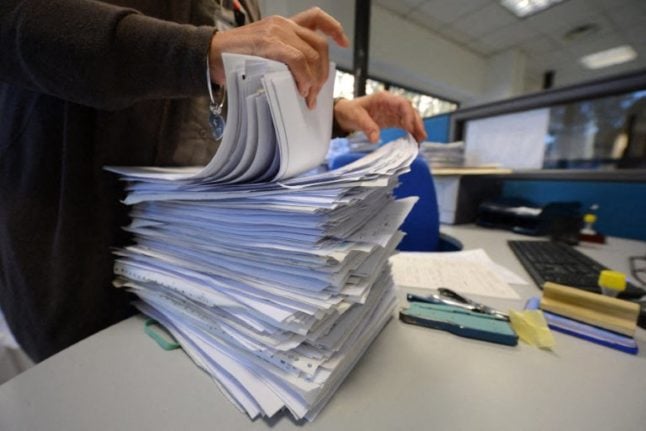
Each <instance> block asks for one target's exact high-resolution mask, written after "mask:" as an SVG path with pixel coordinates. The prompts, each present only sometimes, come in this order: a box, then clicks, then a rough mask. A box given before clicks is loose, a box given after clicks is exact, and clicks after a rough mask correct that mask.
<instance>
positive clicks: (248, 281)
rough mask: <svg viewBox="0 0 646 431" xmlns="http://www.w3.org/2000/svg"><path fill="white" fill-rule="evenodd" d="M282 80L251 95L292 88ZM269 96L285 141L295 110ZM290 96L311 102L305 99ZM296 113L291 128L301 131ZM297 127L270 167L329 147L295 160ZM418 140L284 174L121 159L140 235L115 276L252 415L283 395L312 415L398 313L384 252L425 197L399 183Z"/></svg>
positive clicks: (284, 166) (122, 253)
mask: <svg viewBox="0 0 646 431" xmlns="http://www.w3.org/2000/svg"><path fill="white" fill-rule="evenodd" d="M259 63H262V62H259ZM245 79H249V76H248V75H247V76H246V77H245ZM290 79H291V78H290ZM263 80H264V84H263V88H264V89H265V90H267V89H268V88H269V86H271V85H274V84H276V82H273V81H272V78H271V76H270V74H265V75H264V77H263ZM281 82H282V81H281ZM236 85H237V84H236ZM291 86H292V89H291V90H290V91H291V92H292V93H293V94H291V95H296V96H297V92H296V89H295V87H294V86H293V81H292V82H291ZM286 92H287V91H282V90H281V91H277V92H276V93H275V94H274V95H273V96H270V94H269V92H265V93H264V95H261V94H257V93H256V94H251V96H253V98H255V99H256V100H258V98H264V97H265V96H267V100H271V99H272V98H274V97H275V98H276V99H277V100H282V99H281V97H285V98H286V97H287V95H284V94H283V93H286ZM291 95H290V96H291ZM229 97H230V98H231V94H230V96H229ZM330 99H331V96H330ZM247 100H249V99H248V98H247ZM295 100H297V101H298V103H303V102H302V101H301V100H299V99H295ZM268 103H269V106H270V110H271V116H272V118H273V121H272V123H273V126H274V127H275V129H276V133H275V135H276V137H275V140H276V142H278V141H280V140H281V138H280V137H279V135H280V133H279V132H278V130H279V128H280V127H279V126H276V121H277V119H278V118H280V117H281V116H285V115H289V114H290V111H289V110H283V107H284V105H283V106H281V107H279V108H276V107H275V106H276V105H275V104H274V102H272V101H269V102H268ZM319 103H320V102H319ZM251 107H252V105H251V104H248V105H247V108H249V109H250V108H251ZM275 109H280V110H281V111H280V112H274V110H275ZM285 109H287V108H285ZM294 109H295V110H297V111H298V112H303V111H307V108H306V107H304V103H303V106H299V107H297V108H294ZM330 109H331V108H330ZM243 111H244V110H242V111H238V112H239V113H240V115H247V119H249V118H250V117H251V116H253V115H250V114H249V110H247V112H246V114H244V113H243ZM259 111H262V110H261V109H260V110H256V112H259ZM312 112H316V111H312ZM292 114H293V112H292ZM258 118H259V117H258ZM285 118H287V117H285ZM229 121H231V120H229ZM247 121H248V120H247ZM324 121H325V120H321V119H320V118H315V119H313V120H312V121H311V123H316V124H323V123H324ZM241 124H242V123H241ZM291 125H292V122H291V121H288V122H286V123H285V133H286V135H287V136H296V135H293V133H294V132H293V130H291V129H292V128H291ZM327 126H328V127H329V123H328V124H327ZM227 127H232V126H231V123H229V125H228V126H227ZM299 127H300V126H299ZM227 130H229V129H227ZM303 130H305V129H303ZM225 133H226V132H225ZM267 133H268V132H263V134H261V135H259V136H258V139H257V140H258V142H259V143H260V142H261V141H262V139H263V138H262V136H264V137H267V136H266V134H267ZM307 133H308V135H307V136H309V134H312V133H314V134H315V132H307ZM325 133H328V134H329V131H327V132H325ZM321 134H323V132H321ZM327 137H329V135H327ZM267 138H268V137H267ZM299 138H302V139H303V142H300V141H299V140H298V139H299ZM236 139H239V138H236ZM271 139H274V138H271ZM294 139H296V140H293V139H292V138H287V139H286V140H285V142H286V143H287V144H288V145H287V146H288V147H289V148H286V149H285V151H286V152H285V151H283V149H282V148H280V149H279V153H280V154H279V155H280V157H278V158H279V160H278V161H277V162H276V163H277V164H278V165H279V168H278V169H277V170H276V172H277V173H276V174H272V176H271V177H272V178H287V177H290V176H291V175H290V173H292V172H295V171H298V170H301V168H302V167H305V168H307V167H309V168H311V167H312V166H315V165H316V164H318V163H320V161H322V160H323V158H324V156H325V153H326V150H327V148H326V145H322V146H323V149H322V151H321V152H320V154H321V155H320V156H318V157H317V158H316V160H314V158H312V159H311V160H310V161H309V162H303V163H300V164H299V163H296V162H298V161H301V162H302V161H303V158H304V156H299V155H298V154H299V153H298V151H300V150H298V151H296V150H293V149H292V148H291V146H292V145H295V144H297V145H300V144H303V146H307V145H308V142H307V141H308V139H310V138H307V137H306V136H304V137H297V138H294ZM326 139H327V138H326ZM251 141H253V139H251ZM239 142H240V141H239ZM247 142H250V141H249V140H247ZM317 145H318V144H317ZM278 146H280V145H279V144H278ZM245 151H246V150H245ZM218 154H221V153H218ZM285 154H288V155H289V157H290V158H291V156H292V155H294V154H296V159H290V160H288V161H287V162H285V161H283V160H282V158H283V156H284V155H285ZM416 154H417V145H416V144H415V143H414V142H412V141H411V140H400V141H396V142H393V143H391V144H389V145H387V146H384V147H381V148H380V149H378V150H377V151H375V152H374V153H372V154H370V155H369V156H367V157H365V158H363V159H361V160H358V161H357V162H355V163H353V164H351V165H347V166H345V167H343V168H341V169H338V170H336V171H331V172H322V173H315V172H308V173H307V174H304V175H300V176H297V177H293V178H290V179H287V180H284V181H282V182H280V183H278V182H262V183H253V184H251V183H244V184H231V182H233V181H236V182H237V181H238V180H240V178H242V176H244V173H240V174H231V173H229V174H225V175H224V176H223V174H222V172H221V170H220V169H219V168H218V169H211V168H210V166H215V162H211V163H210V164H209V166H207V167H206V168H204V169H197V170H194V171H192V172H188V173H178V172H169V171H166V172H161V171H158V172H153V171H152V170H151V169H134V168H128V169H120V168H117V169H113V170H115V171H118V172H120V173H121V174H122V175H124V177H125V179H127V180H128V181H129V184H128V192H129V194H128V196H127V198H126V201H125V202H126V203H127V204H129V205H133V208H132V219H133V220H132V223H131V224H130V225H129V226H127V227H126V230H128V231H130V232H132V233H133V234H134V237H135V243H134V244H133V245H131V246H129V247H126V248H124V249H120V250H118V251H117V252H116V254H117V255H118V258H117V261H116V264H115V273H116V274H117V275H118V277H117V279H116V280H115V285H116V286H118V287H123V288H128V289H129V290H131V291H132V292H134V293H136V294H137V295H138V296H139V298H140V301H139V302H138V303H137V306H138V307H139V309H140V310H141V311H142V312H144V313H145V314H147V315H150V316H152V317H154V318H155V319H157V320H158V321H159V322H161V323H162V324H163V325H164V326H165V327H166V328H167V329H168V330H169V331H170V332H171V333H172V334H173V335H174V336H175V337H176V338H177V340H178V341H179V342H180V344H181V345H182V347H183V348H184V350H185V351H186V352H187V354H188V355H189V356H190V357H191V358H192V359H193V360H194V361H195V362H196V363H197V364H198V365H199V366H200V367H201V368H203V369H204V370H205V371H206V372H208V373H209V374H210V375H211V376H212V377H213V378H214V380H215V381H216V383H217V384H218V385H219V386H220V388H221V389H222V390H223V392H224V393H225V394H226V395H227V396H228V398H229V399H230V400H231V401H232V402H233V403H234V404H236V405H237V406H238V407H239V408H240V409H241V410H242V411H244V412H246V413H247V414H248V415H249V416H250V417H252V418H255V417H258V416H272V415H274V414H275V413H277V412H278V411H280V410H281V409H283V408H286V409H288V410H289V411H290V412H291V413H292V414H293V416H294V417H296V418H297V419H301V418H307V419H310V420H311V419H313V418H314V417H315V416H316V415H317V414H318V413H319V411H320V410H321V409H322V408H323V406H324V405H325V403H326V402H327V401H328V400H329V399H330V397H331V396H332V395H333V393H334V391H335V390H336V388H337V387H338V386H339V385H340V384H341V382H342V380H343V378H344V377H345V376H346V375H347V374H348V373H349V371H350V370H351V368H352V367H353V365H354V364H355V363H356V362H357V361H358V359H359V358H360V357H361V355H362V353H363V352H364V351H365V350H366V348H367V347H368V345H369V344H370V342H371V341H372V340H373V339H374V337H375V336H376V335H377V334H378V332H379V331H380V330H381V328H382V327H383V326H384V324H385V323H386V322H387V321H388V320H389V318H390V317H391V315H392V311H393V308H394V307H395V302H396V298H395V295H394V293H393V282H392V278H391V275H390V267H389V266H388V258H389V256H390V255H391V254H392V252H393V250H394V249H395V247H396V245H397V244H398V243H399V241H400V240H401V237H402V236H403V234H402V233H401V232H399V231H398V228H399V226H400V225H401V223H402V222H403V220H404V218H405V217H406V215H407V214H408V212H409V211H410V209H411V207H412V205H413V204H414V202H415V198H409V199H405V200H398V201H396V200H394V198H393V195H392V191H393V189H394V187H396V185H397V177H398V175H400V174H402V173H404V172H406V171H407V170H408V166H409V164H410V163H411V161H412V160H413V159H414V158H415V156H416ZM218 157H220V159H221V160H225V164H226V158H225V157H222V156H219V155H216V157H215V158H214V160H216V159H218ZM243 158H244V157H243ZM292 162H294V164H293V163H292ZM252 163H253V162H252ZM297 166H298V167H297ZM235 169H236V168H234V170H235ZM237 175H241V176H238V177H237V179H233V177H236V176H237ZM259 178H265V176H264V175H262V176H261V177H259ZM267 178H269V177H267ZM240 181H242V180H240Z"/></svg>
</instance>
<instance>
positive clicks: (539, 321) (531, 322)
mask: <svg viewBox="0 0 646 431" xmlns="http://www.w3.org/2000/svg"><path fill="white" fill-rule="evenodd" d="M509 320H510V322H511V327H512V328H514V331H516V334H518V338H520V339H521V340H523V341H524V342H525V343H527V344H530V345H532V346H536V347H540V348H541V349H551V348H552V347H554V344H555V342H554V336H553V335H552V331H550V328H549V327H548V326H547V322H546V321H545V316H543V312H542V311H541V310H524V311H514V310H510V311H509Z"/></svg>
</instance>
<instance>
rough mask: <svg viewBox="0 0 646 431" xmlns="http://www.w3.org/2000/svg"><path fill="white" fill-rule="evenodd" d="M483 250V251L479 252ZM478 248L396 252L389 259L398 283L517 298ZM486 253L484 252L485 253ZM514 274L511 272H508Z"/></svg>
mask: <svg viewBox="0 0 646 431" xmlns="http://www.w3.org/2000/svg"><path fill="white" fill-rule="evenodd" d="M482 253H484V252H482ZM482 253H480V251H478V250H473V251H465V252H445V253H398V254H396V255H395V256H392V257H391V258H390V262H391V264H392V271H393V279H394V281H395V284H396V285H397V286H402V287H412V288H419V289H433V290H435V289H437V288H438V287H447V288H449V289H452V290H455V291H457V292H459V293H464V294H465V295H469V294H472V295H480V296H490V297H495V298H505V299H520V296H519V295H518V294H517V293H516V291H515V290H514V289H512V288H511V287H510V286H509V285H508V284H507V282H506V281H505V277H506V278H510V272H509V273H507V272H505V275H503V276H501V275H500V274H498V269H499V267H497V266H496V267H494V266H492V265H491V263H488V262H486V259H488V256H487V257H486V258H483V256H482ZM485 256H486V254H485ZM511 274H512V275H513V273H511Z"/></svg>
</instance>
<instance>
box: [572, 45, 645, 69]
mask: <svg viewBox="0 0 646 431" xmlns="http://www.w3.org/2000/svg"><path fill="white" fill-rule="evenodd" d="M635 58H637V52H635V50H634V49H633V48H632V46H630V45H622V46H618V47H616V48H612V49H606V50H605V51H599V52H595V53H594V54H589V55H586V56H584V57H581V60H580V61H581V64H583V65H584V66H585V67H587V68H588V69H601V68H603V67H608V66H614V65H616V64H621V63H627V62H629V61H632V60H634V59H635Z"/></svg>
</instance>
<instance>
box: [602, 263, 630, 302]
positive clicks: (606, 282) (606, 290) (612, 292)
mask: <svg viewBox="0 0 646 431" xmlns="http://www.w3.org/2000/svg"><path fill="white" fill-rule="evenodd" d="M599 287H600V288H601V291H602V292H603V294H604V295H607V296H612V297H615V296H617V294H618V293H619V292H623V291H624V290H626V274H624V273H622V272H619V271H611V270H609V269H604V270H603V271H601V273H600V274H599Z"/></svg>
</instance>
